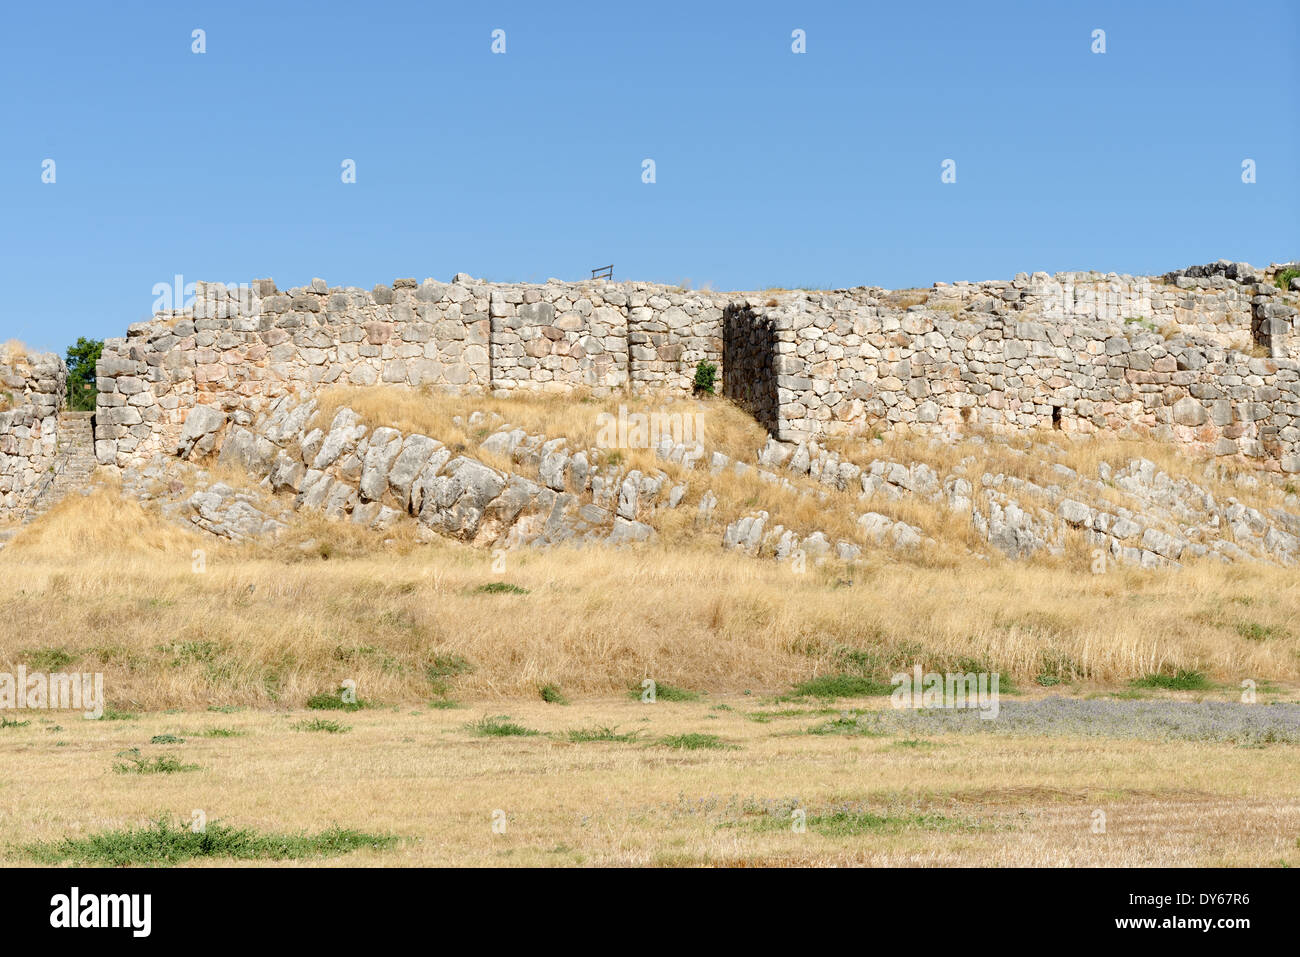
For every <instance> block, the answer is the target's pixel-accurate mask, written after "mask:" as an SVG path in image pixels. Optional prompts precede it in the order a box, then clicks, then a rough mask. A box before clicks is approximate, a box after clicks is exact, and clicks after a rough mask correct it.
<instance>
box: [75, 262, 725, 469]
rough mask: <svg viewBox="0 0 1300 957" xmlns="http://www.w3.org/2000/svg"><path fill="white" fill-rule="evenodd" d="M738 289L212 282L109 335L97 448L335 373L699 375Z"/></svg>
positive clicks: (624, 381)
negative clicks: (279, 286)
mask: <svg viewBox="0 0 1300 957" xmlns="http://www.w3.org/2000/svg"><path fill="white" fill-rule="evenodd" d="M728 298H729V297H725V296H722V295H720V294H710V293H694V292H682V291H679V290H673V289H670V288H668V287H664V286H657V285H653V284H650V283H618V284H616V283H602V282H586V283H573V284H566V283H559V282H554V281H552V282H548V283H546V284H545V285H518V284H489V283H484V282H478V281H475V280H473V279H470V278H469V277H468V276H464V275H460V274H458V275H457V276H456V277H455V278H454V279H453V280H452V282H450V283H438V282H434V281H433V280H431V279H430V280H425V281H424V282H423V283H419V284H417V283H416V282H415V280H413V279H399V280H397V281H396V282H395V283H394V284H393V285H392V286H391V287H389V286H376V287H375V288H374V289H373V290H371V291H370V292H366V291H365V290H362V289H356V288H348V289H339V288H334V289H331V288H328V287H327V286H326V285H325V283H324V281H323V280H313V282H312V284H311V285H310V286H309V287H304V288H299V289H292V290H289V291H288V292H287V293H281V292H279V291H278V290H276V288H275V284H274V283H273V282H272V281H271V280H255V281H254V282H253V284H252V286H251V288H248V289H244V290H238V289H234V290H228V289H226V288H225V287H224V286H217V285H210V284H205V283H200V284H198V288H197V291H196V296H195V304H194V305H193V306H191V307H189V308H187V309H185V310H182V311H176V312H171V313H161V314H159V315H157V316H155V317H154V319H152V320H151V321H149V322H145V323H140V324H138V325H134V326H131V327H130V329H129V330H128V333H127V336H126V338H125V339H110V340H107V341H106V342H105V343H104V353H103V358H102V359H101V361H100V364H99V366H98V369H97V373H98V386H99V406H98V429H97V432H96V437H97V442H96V455H97V457H98V459H99V461H100V462H102V463H116V464H118V465H125V464H127V463H128V462H130V461H133V460H135V461H138V460H142V459H144V458H147V457H148V456H149V455H151V454H153V453H155V452H158V451H167V452H171V451H175V450H176V448H177V446H178V444H179V443H180V442H181V441H182V437H183V430H184V426H185V423H186V421H187V419H188V416H189V413H190V411H191V410H193V409H194V408H196V407H198V406H204V407H206V408H207V410H208V411H206V412H204V413H201V415H203V416H204V417H205V422H204V423H203V425H204V426H206V425H210V424H212V423H214V422H215V423H216V424H215V425H214V426H213V428H212V429H211V430H209V431H206V432H204V433H202V436H207V435H212V434H214V433H215V431H216V430H217V429H218V428H219V427H220V425H221V424H223V423H224V421H227V420H230V421H236V422H239V423H240V424H244V425H247V424H249V423H250V422H251V421H252V419H253V417H255V416H256V415H257V413H259V412H260V411H262V410H263V409H265V408H267V407H268V405H269V403H270V402H271V401H273V400H275V399H277V398H279V397H280V396H283V395H286V394H291V393H310V392H312V391H315V390H317V389H319V388H321V387H323V386H329V385H356V386H367V385H374V384H377V383H387V384H395V385H408V386H419V387H426V386H427V387H433V388H438V389H445V390H448V391H452V392H483V391H489V390H491V391H494V392H510V391H513V390H518V389H523V390H533V391H568V390H572V389H577V388H585V389H589V390H591V391H592V392H593V393H595V394H597V395H601V394H607V393H609V392H610V391H611V390H614V389H625V388H628V387H631V388H633V389H659V388H686V387H689V384H690V382H691V379H692V377H693V373H694V368H695V364H696V363H697V362H698V361H699V360H700V359H712V360H713V361H718V357H719V356H720V354H721V351H722V340H721V325H722V309H723V306H724V305H725V304H726V302H727V301H728ZM213 410H218V411H217V415H218V416H225V418H224V419H222V420H221V421H220V422H217V421H216V419H215V418H214V415H213ZM202 436H201V437H200V439H199V441H203V438H202ZM186 441H189V440H188V439H187V440H186Z"/></svg>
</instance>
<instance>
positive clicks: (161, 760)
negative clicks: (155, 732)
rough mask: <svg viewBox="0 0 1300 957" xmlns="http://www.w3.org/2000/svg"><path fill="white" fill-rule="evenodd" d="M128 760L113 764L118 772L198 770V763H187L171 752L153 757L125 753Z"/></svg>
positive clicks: (143, 772) (150, 772) (166, 772)
mask: <svg viewBox="0 0 1300 957" xmlns="http://www.w3.org/2000/svg"><path fill="white" fill-rule="evenodd" d="M125 757H126V761H124V762H120V763H118V764H115V765H113V770H114V771H116V772H117V773H118V774H179V773H181V772H183V771H197V770H199V766H198V765H197V764H185V763H184V762H183V761H181V760H180V758H176V757H173V756H172V755H170V754H160V755H158V756H157V757H153V758H141V757H135V756H131V755H129V754H128V755H125Z"/></svg>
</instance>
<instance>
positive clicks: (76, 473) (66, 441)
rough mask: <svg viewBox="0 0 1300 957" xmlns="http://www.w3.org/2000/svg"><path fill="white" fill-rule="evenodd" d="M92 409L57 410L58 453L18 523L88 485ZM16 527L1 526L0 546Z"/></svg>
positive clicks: (92, 447) (92, 441) (92, 459)
mask: <svg viewBox="0 0 1300 957" xmlns="http://www.w3.org/2000/svg"><path fill="white" fill-rule="evenodd" d="M93 416H94V413H93V412H61V413H59V435H58V454H57V457H56V458H55V460H54V470H55V471H54V474H53V475H50V476H47V477H46V478H45V479H43V480H42V484H41V486H40V489H39V491H38V492H37V493H36V497H35V498H34V499H32V501H31V503H30V504H28V506H27V510H26V512H24V513H23V518H22V522H21V525H20V527H21V526H22V525H30V524H31V523H32V522H34V521H36V520H37V519H38V518H40V517H41V516H42V515H44V514H45V513H46V512H48V511H49V510H50V509H51V508H53V507H54V506H55V505H56V504H57V503H59V502H60V501H62V500H63V499H64V498H65V497H66V496H67V495H68V494H69V493H71V492H76V491H81V490H84V489H85V488H87V487H88V486H89V485H90V477H91V475H92V474H93V473H94V471H95V467H96V465H97V462H96V460H95V433H94V429H93V427H92V425H91V418H92V417H93ZM18 531H19V529H18V528H9V529H0V549H2V548H4V547H5V545H6V544H7V543H8V542H9V540H10V539H11V538H13V536H14V535H16V534H17V533H18Z"/></svg>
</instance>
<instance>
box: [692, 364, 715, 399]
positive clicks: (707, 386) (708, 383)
mask: <svg viewBox="0 0 1300 957" xmlns="http://www.w3.org/2000/svg"><path fill="white" fill-rule="evenodd" d="M717 382H718V366H717V364H716V363H713V362H709V361H708V360H706V359H701V360H700V361H699V363H698V364H697V365H696V366H695V381H694V382H692V383H691V392H692V394H694V395H713V394H714V392H715V390H716V389H717Z"/></svg>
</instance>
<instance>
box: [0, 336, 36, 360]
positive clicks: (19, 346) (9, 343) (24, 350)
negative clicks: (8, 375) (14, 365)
mask: <svg viewBox="0 0 1300 957" xmlns="http://www.w3.org/2000/svg"><path fill="white" fill-rule="evenodd" d="M30 354H31V349H29V348H28V347H27V344H26V343H25V342H21V341H19V340H18V339H8V340H6V341H5V342H3V343H0V361H3V362H14V361H16V360H18V359H24V358H26V357H27V356H29V355H30Z"/></svg>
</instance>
